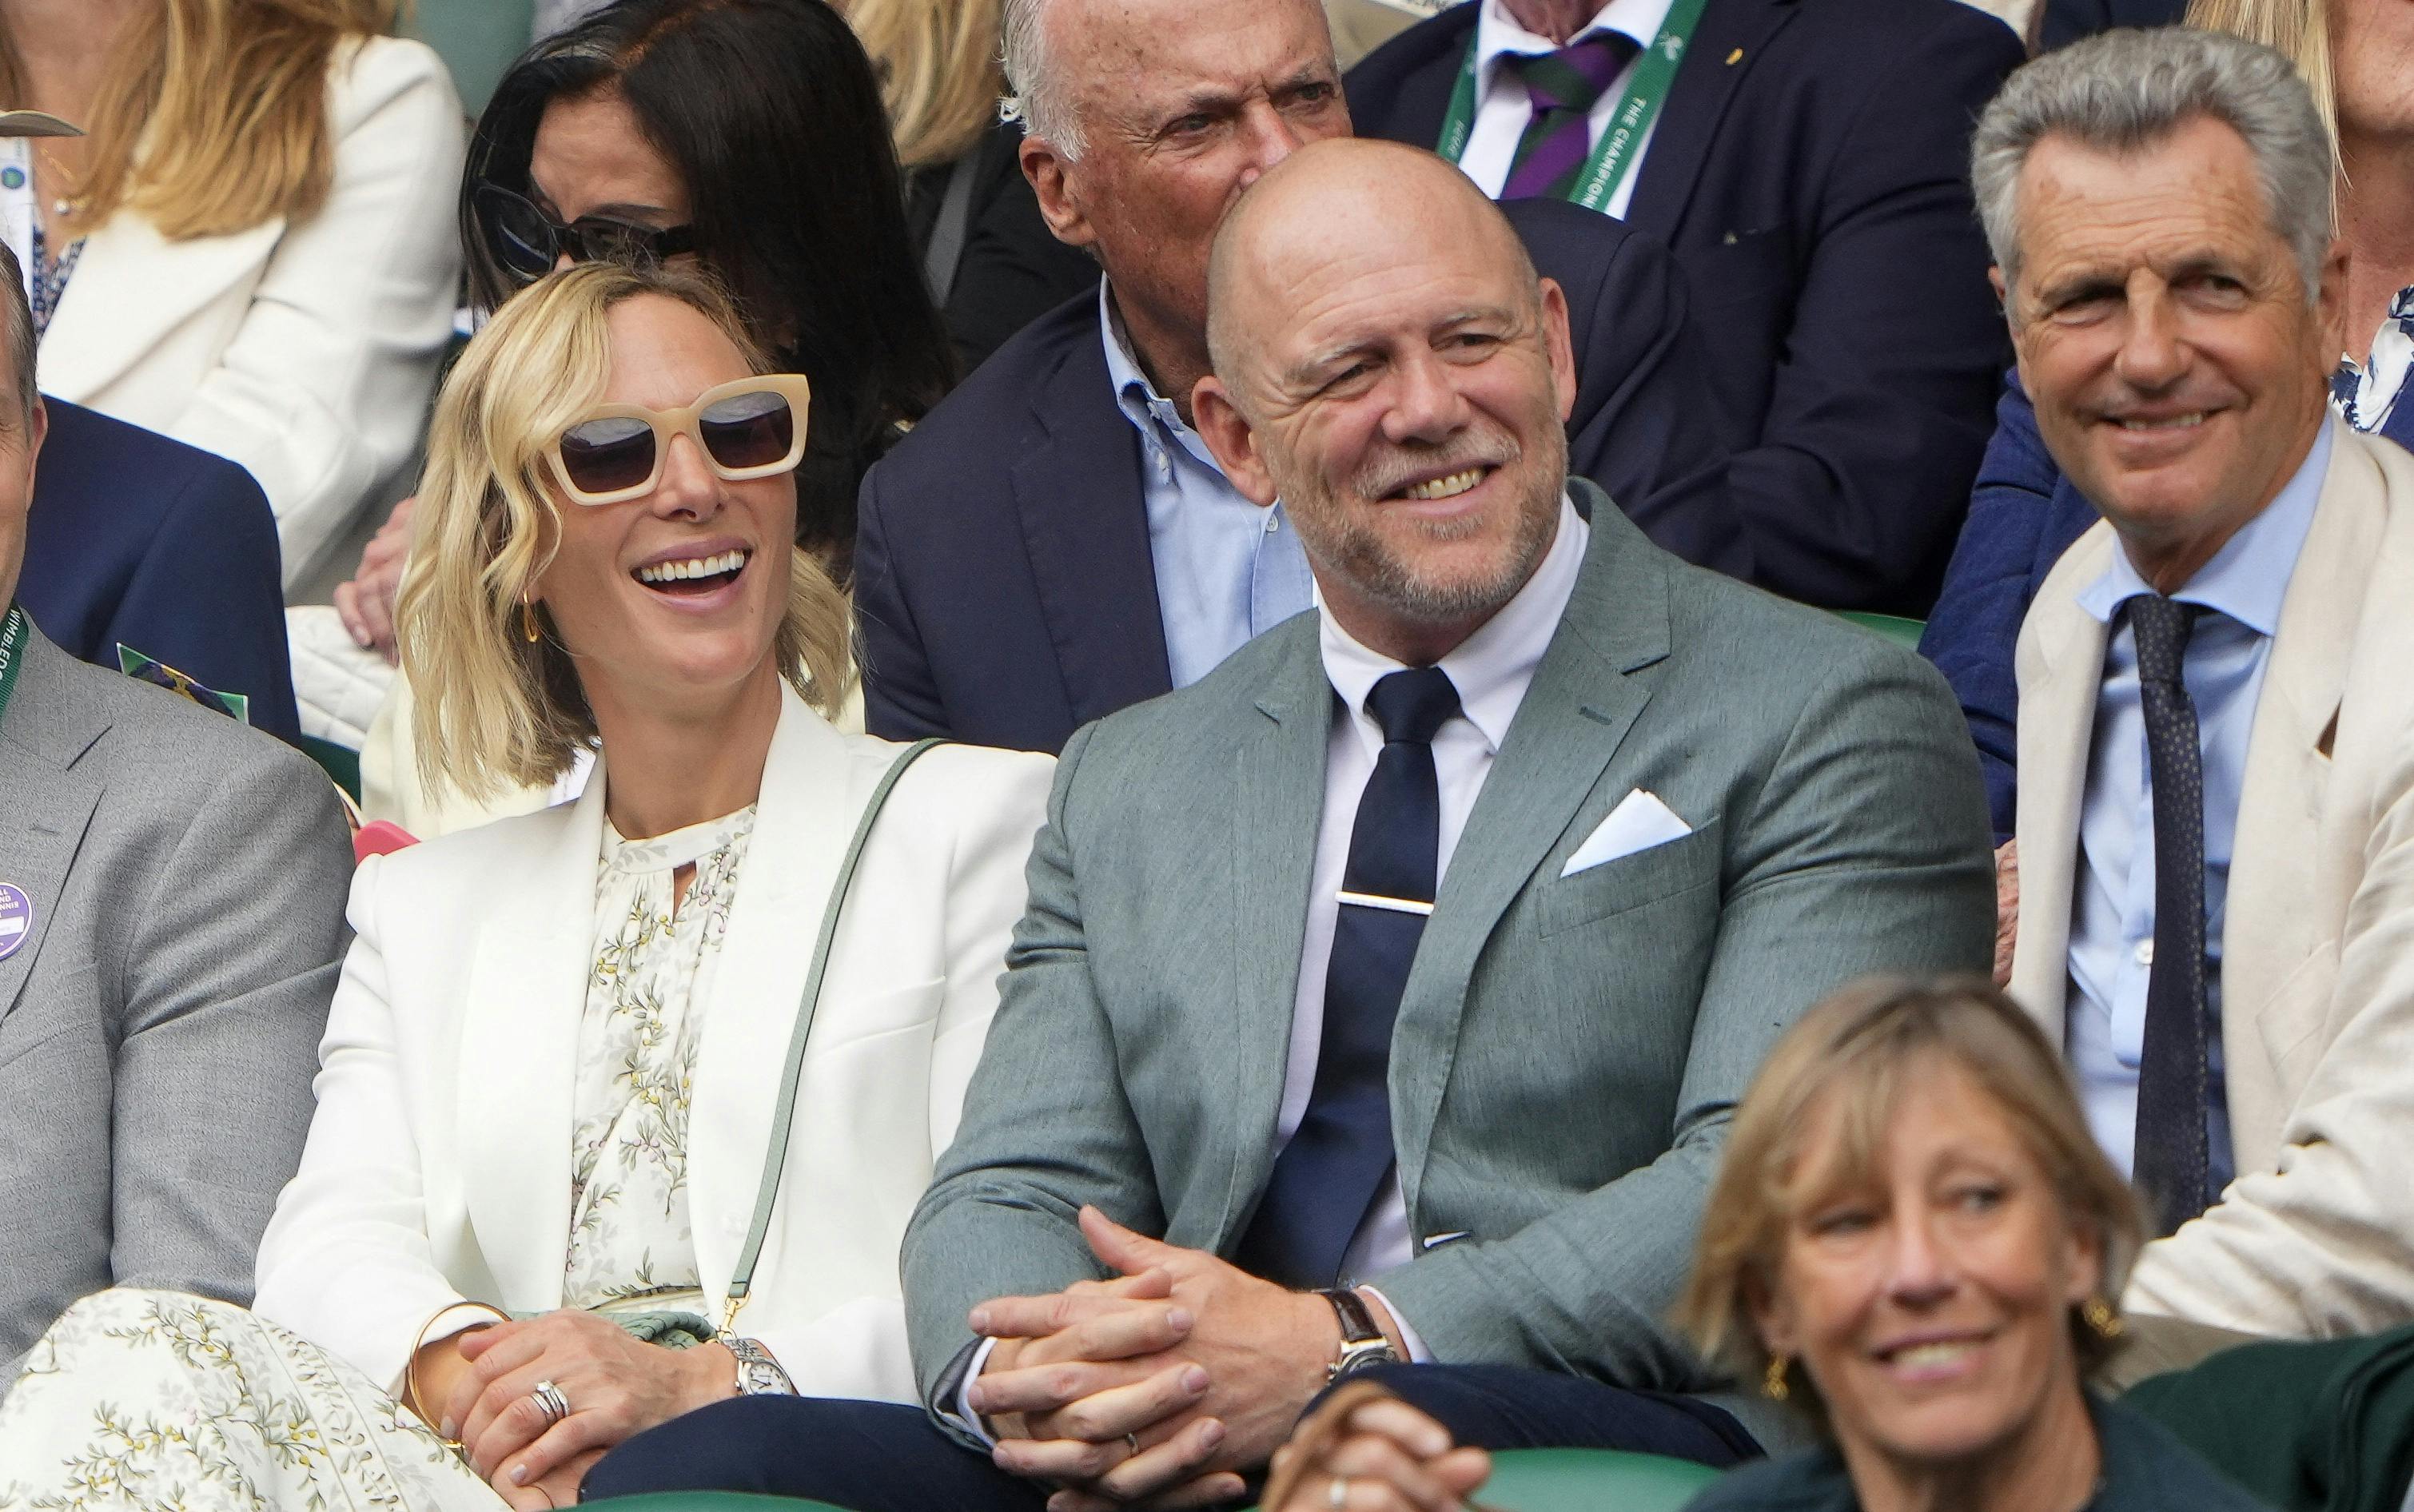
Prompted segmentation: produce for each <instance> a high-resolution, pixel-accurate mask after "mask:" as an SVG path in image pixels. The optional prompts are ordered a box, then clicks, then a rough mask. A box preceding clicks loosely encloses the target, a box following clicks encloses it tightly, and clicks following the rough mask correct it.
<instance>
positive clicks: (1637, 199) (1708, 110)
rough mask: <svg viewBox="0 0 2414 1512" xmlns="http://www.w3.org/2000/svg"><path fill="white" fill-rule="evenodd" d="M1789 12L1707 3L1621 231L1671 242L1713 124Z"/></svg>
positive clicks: (1719, 0) (1774, 2)
mask: <svg viewBox="0 0 2414 1512" xmlns="http://www.w3.org/2000/svg"><path fill="white" fill-rule="evenodd" d="M1795 11H1796V0H1709V4H1708V5H1707V6H1706V7H1704V9H1703V11H1702V19H1701V22H1700V24H1699V25H1697V26H1696V27H1695V28H1694V31H1693V37H1692V40H1691V42H1689V43H1687V44H1686V47H1685V59H1684V63H1683V64H1682V66H1681V67H1678V68H1677V70H1676V84H1675V85H1674V86H1673V87H1672V88H1671V89H1670V90H1669V91H1668V103H1667V104H1666V105H1665V106H1663V107H1662V108H1661V111H1660V120H1659V124H1658V125H1657V126H1655V127H1654V128H1653V130H1652V133H1651V142H1650V146H1649V147H1648V149H1647V151H1646V152H1645V154H1644V156H1643V166H1642V167H1641V169H1640V170H1638V171H1639V172H1640V173H1641V174H1642V177H1640V178H1639V179H1637V180H1636V181H1635V184H1634V194H1633V197H1632V200H1630V201H1629V202H1628V204H1627V208H1626V220H1627V224H1629V225H1631V226H1634V227H1637V228H1639V229H1640V230H1646V231H1648V232H1650V233H1651V234H1652V235H1653V236H1656V237H1658V238H1659V239H1660V240H1661V241H1662V242H1666V243H1671V244H1673V243H1674V242H1675V240H1676V228H1677V227H1678V226H1679V225H1680V224H1681V223H1682V222H1683V220H1684V217H1685V209H1686V207H1687V206H1688V205H1689V204H1691V201H1692V198H1693V186H1694V185H1695V184H1697V183H1698V182H1700V180H1701V176H1702V168H1703V165H1704V164H1705V162H1706V161H1707V159H1708V156H1709V151H1710V143H1711V141H1712V140H1713V139H1715V138H1716V137H1717V135H1718V129H1719V123H1720V122H1721V121H1722V120H1723V119H1725V117H1726V112H1727V107H1728V106H1729V105H1730V104H1731V103H1733V102H1734V100H1735V98H1736V95H1737V93H1738V92H1739V91H1740V90H1741V89H1742V87H1743V84H1744V81H1745V80H1746V79H1747V78H1748V77H1750V75H1751V70H1752V67H1753V66H1754V65H1755V64H1757V63H1758V62H1759V61H1760V56H1761V53H1762V51H1763V50H1764V49H1765V48H1766V45H1767V43H1768V39H1769V38H1770V37H1774V36H1775V35H1776V34H1777V31H1778V29H1779V28H1780V27H1781V26H1783V25H1784V24H1785V23H1786V22H1789V21H1791V20H1793V19H1794V15H1795ZM1737 53H1740V54H1741V55H1740V56H1736V54H1737ZM1731 57H1733V58H1734V59H1735V61H1734V62H1732V63H1730V62H1728V61H1727V60H1728V59H1729V58H1731ZM1727 229H1729V230H1735V229H1736V228H1727Z"/></svg>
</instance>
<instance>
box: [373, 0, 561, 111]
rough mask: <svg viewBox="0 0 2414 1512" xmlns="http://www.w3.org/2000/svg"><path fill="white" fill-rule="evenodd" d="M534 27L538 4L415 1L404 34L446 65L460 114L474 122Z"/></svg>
mask: <svg viewBox="0 0 2414 1512" xmlns="http://www.w3.org/2000/svg"><path fill="white" fill-rule="evenodd" d="M535 27H536V0H419V3H418V4H417V5H416V6H413V7H411V15H410V22H409V23H408V24H407V25H405V26H404V27H403V29H402V30H403V35H404V36H406V37H416V38H418V39H419V40H420V41H423V42H425V43H426V44H427V45H428V46H429V47H432V48H434V49H435V50H436V52H437V53H438V55H440V57H442V58H443V59H444V66H445V67H447V68H449V69H451V70H452V72H453V87H454V88H455V89H457V90H459V91H460V92H461V107H462V109H463V110H464V111H468V112H469V117H470V119H472V120H475V119H476V118H477V116H478V113H479V112H480V111H484V109H485V108H486V99H487V96H491V95H492V94H494V92H495V86H496V85H497V84H499V83H501V82H502V81H503V73H504V71H505V70H506V69H508V68H510V67H511V66H512V60H513V59H514V58H516V57H518V56H519V55H520V54H521V53H522V52H525V51H527V49H528V45H529V32H531V31H533V30H534V29H535Z"/></svg>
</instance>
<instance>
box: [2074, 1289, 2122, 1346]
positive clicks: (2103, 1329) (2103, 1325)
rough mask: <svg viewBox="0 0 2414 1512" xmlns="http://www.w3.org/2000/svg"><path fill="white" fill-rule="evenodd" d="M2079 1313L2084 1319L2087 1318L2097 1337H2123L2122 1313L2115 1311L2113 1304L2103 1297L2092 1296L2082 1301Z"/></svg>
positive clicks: (2088, 1324)
mask: <svg viewBox="0 0 2414 1512" xmlns="http://www.w3.org/2000/svg"><path fill="white" fill-rule="evenodd" d="M2079 1317H2081V1318H2082V1319H2084V1320H2086V1323H2087V1326H2088V1327H2091V1328H2093V1329H2094V1330H2095V1336H2096V1337H2097V1338H2099V1339H2118V1338H2120V1337H2121V1314H2120V1313H2118V1312H2113V1311H2112V1304H2111V1303H2109V1302H2108V1301H2106V1300H2105V1299H2104V1298H2103V1297H2089V1298H2088V1299H2087V1300H2086V1301H2084V1302H2082V1303H2080V1304H2079Z"/></svg>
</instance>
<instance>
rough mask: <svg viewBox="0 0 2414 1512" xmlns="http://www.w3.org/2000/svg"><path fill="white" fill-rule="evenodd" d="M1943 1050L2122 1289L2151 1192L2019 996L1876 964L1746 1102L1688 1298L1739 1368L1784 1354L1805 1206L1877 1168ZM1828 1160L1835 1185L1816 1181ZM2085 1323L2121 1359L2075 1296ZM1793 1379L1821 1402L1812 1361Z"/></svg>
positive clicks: (1827, 1179)
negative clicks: (2005, 1123) (1761, 1314)
mask: <svg viewBox="0 0 2414 1512" xmlns="http://www.w3.org/2000/svg"><path fill="white" fill-rule="evenodd" d="M1940 1065H1945V1066H1951V1067H1953V1068H1955V1069H1958V1070H1960V1072H1962V1073H1963V1074H1964V1075H1967V1076H1969V1078H1970V1079H1971V1080H1972V1081H1973V1082H1974V1083H1976V1084H1977V1086H1978V1087H1979V1089H1980V1090H1983V1091H1984V1092H1985V1093H1986V1094H1987V1095H1988V1096H1989V1098H1991V1099H1992V1100H1993V1101H1994V1103H1995V1104H1996V1105H1997V1106H1998V1107H1999V1108H2000V1109H2001V1110H2002V1111H2003V1113H2004V1117H2005V1118H2007V1119H2009V1120H2010V1122H2011V1125H2012V1127H2013V1128H2014V1129H2015V1130H2016V1131H2018V1133H2019V1138H2020V1141H2021V1143H2022V1144H2023V1145H2024V1146H2025V1147H2026V1148H2027V1149H2028V1152H2029V1154H2030V1156H2031V1157H2032V1158H2033V1159H2034V1160H2035V1161H2036V1163H2037V1164H2038V1166H2039V1167H2040V1168H2041V1169H2042V1170H2043V1171H2044V1172H2045V1174H2046V1178H2047V1180H2048V1181H2049V1183H2050V1184H2051V1187H2052V1191H2053V1194H2054V1196H2055V1198H2056V1199H2057V1200H2058V1201H2059V1202H2060V1204H2061V1207H2062V1210H2063V1216H2064V1222H2065V1223H2068V1224H2069V1225H2070V1226H2071V1228H2072V1230H2073V1231H2074V1232H2078V1233H2082V1234H2089V1235H2093V1236H2094V1238H2095V1239H2096V1241H2097V1245H2098V1247H2099V1249H2100V1251H2101V1253H2102V1256H2103V1278H2102V1282H2101V1289H2102V1292H2103V1295H2104V1297H2106V1298H2108V1299H2109V1298H2115V1297H2119V1296H2120V1295H2121V1282H2122V1281H2123V1278H2124V1277H2125V1276H2126V1275H2127V1274H2128V1269H2129V1263H2130V1261H2131V1260H2132V1259H2134V1258H2135V1257H2136V1255H2137V1253H2138V1244H2139V1242H2140V1240H2141V1237H2142V1235H2141V1228H2140V1223H2139V1218H2138V1203H2137V1198H2136V1197H2135V1196H2134V1195H2133V1194H2132V1193H2131V1192H2130V1190H2129V1184H2128V1183H2127V1182H2126V1181H2123V1179H2122V1178H2121V1173H2120V1172H2118V1171H2116V1170H2114V1169H2113V1168H2112V1163H2111V1162H2110V1161H2108V1160H2106V1159H2105V1158H2104V1152H2103V1151H2102V1150H2101V1149H2098V1148H2097V1147H2096V1144H2095V1139H2094V1135H2093V1134H2090V1133H2089V1131H2088V1127H2087V1119H2086V1118H2085V1117H2084V1116H2083V1115H2082V1114H2081V1113H2080V1111H2079V1098H2078V1095H2077V1094H2076V1093H2075V1092H2073V1091H2072V1090H2071V1086H2070V1078H2069V1077H2068V1076H2067V1075H2065V1074H2064V1071H2063V1067H2062V1058H2061V1056H2060V1055H2059V1054H2058V1053H2057V1052H2056V1051H2055V1049H2054V1047H2053V1046H2052V1045H2049V1043H2047V1041H2046V1038H2045V1036H2044V1035H2043V1034H2041V1033H2039V1032H2038V1031H2037V1028H2036V1026H2035V1025H2034V1024H2033V1023H2031V1022H2030V1021H2029V1017H2028V1015H2026V1014H2024V1013H2022V1012H2021V1011H2020V1009H2019V1006H2018V1005H2017V1004H2015V1003H2014V1002H2013V1001H2011V1000H2010V999H2009V998H2007V997H2005V996H2004V994H2003V993H2002V992H2000V991H1998V990H1996V988H1995V987H1994V986H1992V985H1991V984H1989V983H1988V982H1985V981H1982V980H1980V979H1978V978H1975V977H1966V978H1965V977H1950V978H1945V979H1944V980H1941V981H1933V982H1907V981H1901V980H1895V979H1887V978H1873V979H1871V980H1870V981H1867V982H1863V983H1859V984H1856V985H1855V986H1848V987H1845V988H1843V989H1842V990H1840V991H1839V992H1836V993H1834V994H1832V995H1831V996H1829V997H1828V998H1826V999H1825V1001H1822V1002H1820V1003H1819V1005H1818V1006H1817V1007H1814V1008H1812V1009H1811V1010H1810V1012H1809V1013H1808V1014H1806V1015H1803V1017H1802V1020H1801V1022H1799V1023H1797V1024H1796V1025H1795V1026H1794V1028H1793V1029H1791V1030H1787V1031H1786V1034H1785V1037H1784V1038H1783V1039H1781V1040H1780V1041H1778V1043H1777V1048H1776V1049H1774V1050H1772V1051H1770V1052H1769V1056H1768V1060H1766V1062H1765V1063H1764V1064H1763V1065H1762V1066H1761V1069H1760V1074H1759V1075H1757V1076H1755V1077H1753V1078H1752V1084H1751V1090H1750V1091H1749V1092H1747V1093H1745V1094H1744V1099H1743V1102H1742V1104H1740V1105H1739V1106H1737V1107H1736V1114H1735V1121H1734V1123H1733V1125H1732V1126H1731V1127H1730V1129H1729V1131H1728V1134H1727V1147H1726V1156H1725V1160H1724V1162H1723V1163H1722V1164H1721V1165H1720V1167H1719V1175H1718V1179H1717V1181H1716V1182H1714V1183H1713V1184H1712V1186H1711V1188H1710V1199H1709V1204H1708V1207H1707V1208H1706V1210H1705V1212H1704V1214H1703V1217H1702V1231H1701V1238H1700V1239H1699V1241H1698V1243H1697V1245H1696V1247H1695V1250H1694V1256H1693V1274H1692V1278H1691V1281H1690V1282H1688V1284H1687V1286H1686V1289H1685V1295H1684V1297H1683V1299H1682V1300H1681V1301H1680V1302H1678V1304H1677V1310H1676V1321H1677V1325H1678V1326H1679V1327H1682V1328H1683V1329H1684V1330H1685V1331H1686V1332H1687V1333H1688V1334H1690V1335H1691V1336H1692V1339H1693V1342H1695V1344H1697V1345H1698V1346H1699V1347H1700V1348H1701V1350H1702V1352H1703V1354H1704V1355H1705V1356H1707V1357H1709V1358H1710V1359H1712V1360H1714V1361H1717V1362H1718V1363H1720V1364H1721V1365H1724V1366H1726V1367H1727V1368H1728V1369H1730V1370H1732V1371H1735V1372H1736V1377H1737V1378H1738V1379H1740V1380H1743V1381H1747V1382H1755V1383H1756V1382H1758V1381H1760V1380H1762V1379H1763V1378H1764V1376H1765V1375H1766V1371H1767V1370H1768V1367H1769V1361H1770V1356H1769V1354H1768V1351H1767V1349H1766V1347H1765V1346H1764V1345H1763V1344H1762V1342H1761V1339H1760V1332H1759V1330H1758V1329H1757V1328H1756V1327H1753V1324H1752V1314H1753V1311H1754V1308H1753V1304H1754V1302H1755V1300H1756V1299H1763V1298H1766V1297H1768V1296H1770V1295H1771V1294H1772V1293H1773V1292H1774V1290H1775V1288H1776V1286H1777V1284H1778V1273H1779V1262H1780V1260H1781V1257H1782V1255H1783V1252H1784V1247H1785V1242H1786V1235H1787V1231H1788V1227H1789V1225H1790V1223H1791V1222H1792V1220H1793V1219H1794V1217H1795V1216H1796V1214H1798V1213H1799V1212H1801V1211H1802V1210H1803V1208H1805V1207H1806V1206H1807V1205H1809V1204H1810V1203H1812V1202H1816V1201H1818V1200H1820V1199H1821V1198H1822V1197H1823V1196H1825V1195H1826V1194H1827V1192H1828V1191H1832V1190H1833V1187H1834V1186H1835V1185H1836V1184H1838V1183H1851V1182H1859V1181H1863V1180H1872V1179H1874V1178H1876V1176H1877V1173H1878V1171H1879V1168H1880V1166H1881V1165H1882V1164H1883V1162H1884V1159H1885V1154H1884V1147H1885V1137H1886V1128H1887V1125H1888V1124H1889V1123H1890V1122H1891V1121H1892V1119H1893V1114H1894V1110H1895V1108H1896V1106H1897V1105H1898V1104H1900V1101H1901V1098H1902V1094H1903V1092H1904V1091H1905V1090H1907V1089H1908V1088H1910V1087H1911V1086H1913V1085H1914V1084H1915V1083H1916V1082H1917V1081H1919V1080H1920V1079H1921V1078H1923V1077H1926V1076H1932V1075H1935V1073H1936V1071H1937V1069H1938V1067H1939V1066H1940ZM1826 1131H1834V1132H1835V1134H1836V1135H1837V1136H1839V1137H1840V1139H1841V1140H1842V1142H1843V1148H1842V1149H1840V1150H1836V1151H1833V1152H1832V1153H1831V1152H1830V1151H1827V1150H1825V1149H1822V1150H1820V1151H1818V1152H1817V1159H1816V1161H1815V1162H1813V1161H1811V1160H1810V1159H1808V1158H1807V1157H1809V1156H1810V1154H1811V1151H1810V1149H1808V1148H1807V1140H1808V1138H1809V1137H1810V1135H1811V1134H1818V1133H1825V1132H1826ZM1814 1164H1815V1168H1816V1171H1817V1173H1818V1175H1819V1177H1820V1178H1822V1184H1823V1190H1822V1191H1809V1190H1806V1188H1805V1179H1806V1177H1807V1176H1808V1175H1809V1174H1810V1170H1811V1168H1812V1167H1813V1165H1814ZM2070 1328H2071V1336H2072V1340H2073V1344H2074V1347H2075V1348H2076V1350H2077V1352H2078V1356H2079V1369H2080V1371H2081V1373H2082V1374H2086V1373H2091V1372H2093V1371H2095V1370H2096V1369H2097V1368H2098V1367H2100V1366H2101V1365H2103V1364H2104V1363H2105V1361H2106V1360H2108V1359H2109V1358H2110V1356H2111V1355H2112V1353H2113V1349H2114V1344H2113V1342H2112V1341H2111V1340H2109V1339H2108V1338H2106V1337H2105V1336H2104V1335H2103V1334H2102V1333H2099V1332H2098V1331H2097V1330H2096V1329H2095V1328H2094V1327H2090V1326H2089V1325H2088V1324H2087V1323H2086V1322H2085V1321H2084V1320H2082V1319H2081V1318H2080V1317H2079V1315H2078V1313H2077V1312H2076V1311H2075V1310H2074V1312H2073V1313H2072V1315H2071V1319H2070ZM1790 1380H1791V1384H1792V1388H1793V1389H1792V1390H1791V1392H1790V1393H1789V1396H1788V1398H1787V1400H1788V1401H1792V1402H1795V1403H1797V1404H1799V1405H1800V1406H1802V1407H1803V1408H1805V1409H1806V1410H1808V1411H1809V1412H1810V1413H1811V1414H1812V1415H1813V1416H1818V1415H1820V1414H1821V1412H1822V1411H1823V1409H1822V1406H1821V1404H1820V1402H1819V1401H1818V1400H1817V1399H1818V1392H1817V1388H1816V1387H1815V1386H1814V1385H1813V1384H1812V1383H1811V1382H1810V1380H1809V1379H1808V1373H1807V1372H1805V1371H1794V1372H1793V1373H1792V1375H1791V1378H1790Z"/></svg>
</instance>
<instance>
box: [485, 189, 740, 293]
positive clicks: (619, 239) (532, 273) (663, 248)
mask: <svg viewBox="0 0 2414 1512" xmlns="http://www.w3.org/2000/svg"><path fill="white" fill-rule="evenodd" d="M473 202H474V203H475V204H476V206H477V211H478V224H479V226H480V228H481V229H482V230H484V232H485V235H486V245H487V247H488V249H489V250H491V251H492V252H493V253H494V255H495V260H496V261H497V262H498V263H499V264H501V266H502V269H503V271H504V272H505V273H507V274H510V275H511V276H512V277H513V278H514V279H516V280H518V281H519V282H520V283H523V284H532V283H535V282H536V281H537V280H538V279H540V278H542V277H544V275H545V274H548V273H551V272H552V271H553V267H554V264H555V263H557V262H559V261H560V260H561V259H562V257H563V255H564V254H567V255H568V256H569V258H570V260H571V261H573V262H620V263H628V264H632V265H634V266H638V267H652V266H654V265H656V264H658V263H660V262H662V261H663V260H664V259H668V258H674V257H677V256H678V255H679V254H680V253H682V252H693V251H694V250H695V228H694V227H693V226H669V227H654V226H640V225H638V224H637V223H636V222H634V221H627V220H615V219H613V218H612V217H611V216H609V215H581V216H579V217H578V218H577V219H576V220H574V221H572V222H570V223H569V224H568V225H564V224H562V223H561V222H560V221H558V220H556V219H554V218H553V217H552V216H551V215H546V214H545V213H544V211H543V210H541V209H539V208H538V207H537V204H536V201H535V200H530V199H529V197H528V196H526V195H524V194H518V193H515V192H514V191H513V190H510V189H506V188H504V187H503V186H502V185H499V184H481V185H478V190H477V194H476V197H475V200H474V201H473Z"/></svg>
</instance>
